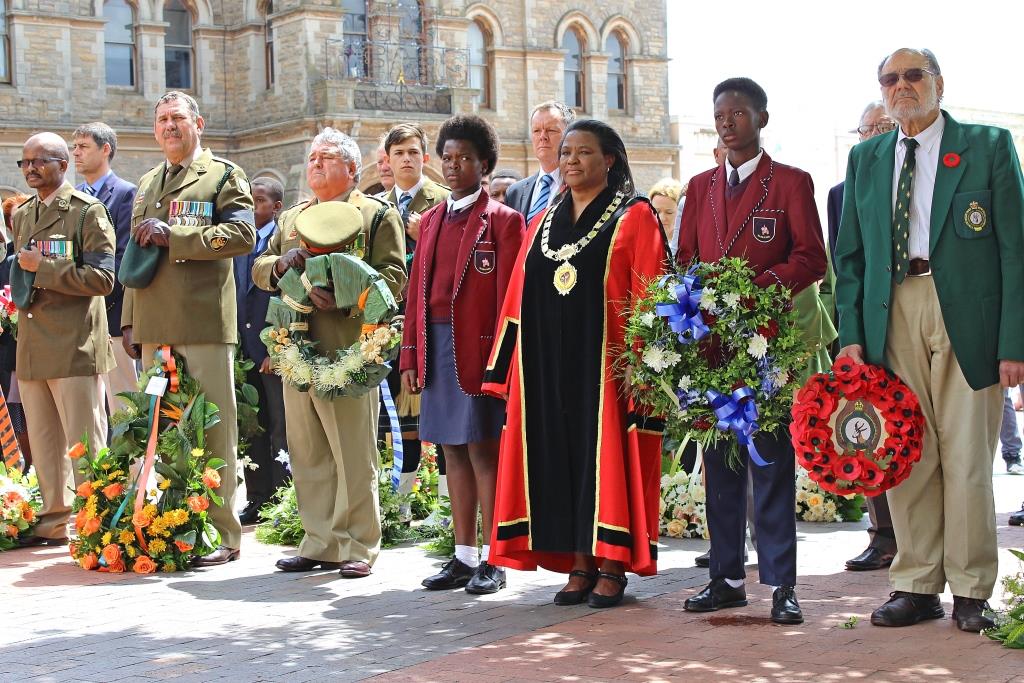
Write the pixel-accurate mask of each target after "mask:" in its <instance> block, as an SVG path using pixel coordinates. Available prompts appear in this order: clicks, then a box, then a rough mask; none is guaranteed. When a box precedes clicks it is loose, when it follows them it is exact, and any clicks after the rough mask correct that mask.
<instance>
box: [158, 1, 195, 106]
mask: <svg viewBox="0 0 1024 683" xmlns="http://www.w3.org/2000/svg"><path fill="white" fill-rule="evenodd" d="M164 21H165V22H166V23H167V33H166V35H165V37H164V63H165V73H166V74H167V87H168V88H171V89H175V90H191V88H192V15H191V14H189V11H188V10H187V9H185V6H184V5H182V4H181V0H167V4H166V5H164Z"/></svg>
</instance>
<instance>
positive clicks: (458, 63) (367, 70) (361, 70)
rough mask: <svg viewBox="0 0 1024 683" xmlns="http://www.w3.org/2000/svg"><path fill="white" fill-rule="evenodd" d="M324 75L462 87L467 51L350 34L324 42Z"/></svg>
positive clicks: (390, 83) (394, 83) (395, 83)
mask: <svg viewBox="0 0 1024 683" xmlns="http://www.w3.org/2000/svg"><path fill="white" fill-rule="evenodd" d="M327 78H328V79H329V80H352V81H357V82H359V83H368V84H371V85H375V86H382V87H401V86H404V87H406V88H410V87H415V88H434V89H444V88H464V87H466V86H467V84H468V83H469V50H466V49H463V48H453V47H437V46H430V45H419V44H417V43H416V42H415V41H413V40H409V41H402V42H393V41H384V40H366V39H364V38H363V37H362V36H351V37H348V38H345V39H343V40H328V41H327Z"/></svg>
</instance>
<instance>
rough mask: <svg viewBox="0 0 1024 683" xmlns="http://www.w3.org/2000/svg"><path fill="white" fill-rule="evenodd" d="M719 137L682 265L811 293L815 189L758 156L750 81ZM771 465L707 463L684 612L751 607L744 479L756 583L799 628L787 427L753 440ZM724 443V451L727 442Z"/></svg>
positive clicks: (718, 458)
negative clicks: (746, 274)
mask: <svg viewBox="0 0 1024 683" xmlns="http://www.w3.org/2000/svg"><path fill="white" fill-rule="evenodd" d="M713 101H714V116H715V127H716V128H717V130H718V135H719V137H721V139H722V142H724V143H725V146H726V147H728V148H729V151H728V154H727V157H726V161H725V164H724V165H722V166H719V167H717V168H714V169H711V170H708V171H705V172H704V173H701V174H700V175H697V176H695V177H694V178H693V179H691V180H690V182H689V185H688V189H687V196H688V199H687V201H686V203H685V204H684V205H683V217H682V221H681V224H680V227H679V251H678V254H677V259H678V262H679V263H680V264H688V263H690V262H691V261H693V260H697V261H702V262H713V261H718V260H719V259H721V258H723V257H726V256H737V257H742V258H745V259H746V261H747V264H748V265H749V266H750V268H752V269H753V270H754V272H755V273H756V276H755V277H754V279H753V284H755V285H757V286H759V287H767V286H769V285H772V284H781V285H783V286H785V287H788V288H789V289H791V290H792V291H793V293H794V295H795V294H797V293H799V292H801V291H803V290H805V289H807V288H808V287H809V286H811V285H813V284H814V283H816V282H817V281H818V280H819V279H820V278H821V277H822V276H823V275H824V274H825V268H826V256H825V244H824V238H823V235H822V231H821V223H820V221H819V220H818V211H817V208H816V207H815V205H814V186H813V183H812V182H811V177H810V175H808V174H807V173H805V172H804V171H801V170H800V169H798V168H793V167H792V166H785V165H783V164H780V163H778V162H776V161H774V160H772V159H771V157H769V156H768V154H767V153H766V152H765V151H764V150H763V149H761V129H762V128H764V127H765V125H767V123H768V111H767V106H768V96H767V95H766V94H765V92H764V90H763V89H762V88H761V86H759V85H758V84H757V83H755V82H754V81H752V80H750V79H749V78H730V79H729V80H726V81H723V82H722V83H720V84H718V86H717V87H716V88H715V91H714V99H713ZM754 442H755V443H756V446H757V449H758V451H759V452H760V453H761V454H762V455H763V456H764V457H765V459H766V460H768V461H769V463H770V464H768V465H767V466H763V467H756V466H750V465H749V463H748V458H747V457H746V454H745V453H744V452H741V456H740V462H739V464H738V466H736V468H735V469H732V468H730V466H729V465H728V464H726V458H725V453H724V452H723V450H724V449H723V448H719V447H715V446H712V447H710V448H709V449H708V451H707V453H706V454H705V457H704V466H705V475H706V478H707V493H708V495H707V517H708V530H709V531H710V534H711V566H710V577H711V582H710V583H709V584H708V585H707V587H705V588H704V590H702V591H700V592H699V593H697V594H696V595H694V596H693V597H690V598H689V599H687V600H686V602H685V603H684V608H685V609H686V610H687V611H690V612H712V611H715V610H718V609H723V608H727V607H741V606H743V605H746V604H747V594H746V589H745V587H744V579H745V575H746V572H745V569H744V563H743V548H744V524H745V522H746V507H747V497H746V488H747V476H748V470H749V471H750V474H751V475H752V478H753V488H754V526H755V528H756V530H757V554H758V558H757V559H758V572H759V574H760V580H761V583H763V584H766V585H770V586H777V588H776V589H775V592H774V594H773V596H772V609H771V618H772V621H775V622H776V623H780V624H799V623H801V622H802V621H803V612H802V611H801V609H800V604H799V603H798V602H797V599H796V591H795V588H794V587H795V585H796V520H795V517H794V515H793V509H794V506H795V505H796V502H795V498H796V491H795V486H794V483H793V482H794V478H795V472H794V468H795V464H796V463H795V458H794V455H793V445H792V443H791V442H790V438H789V431H788V429H787V428H786V426H785V425H784V426H782V427H780V429H779V430H778V431H776V432H772V433H763V432H758V433H757V434H755V436H754ZM723 443H724V442H723Z"/></svg>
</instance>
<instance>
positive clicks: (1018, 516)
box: [1010, 505, 1024, 526]
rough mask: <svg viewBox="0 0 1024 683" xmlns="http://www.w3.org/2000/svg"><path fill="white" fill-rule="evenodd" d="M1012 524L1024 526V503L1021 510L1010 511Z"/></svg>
mask: <svg viewBox="0 0 1024 683" xmlns="http://www.w3.org/2000/svg"><path fill="white" fill-rule="evenodd" d="M1010 526H1024V505H1021V507H1020V510H1017V511H1016V512H1011V513H1010Z"/></svg>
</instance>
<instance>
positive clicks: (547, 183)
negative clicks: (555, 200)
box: [526, 173, 553, 223]
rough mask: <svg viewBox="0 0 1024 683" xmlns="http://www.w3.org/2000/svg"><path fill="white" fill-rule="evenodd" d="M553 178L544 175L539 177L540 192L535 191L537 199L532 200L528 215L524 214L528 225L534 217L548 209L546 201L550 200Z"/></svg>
mask: <svg viewBox="0 0 1024 683" xmlns="http://www.w3.org/2000/svg"><path fill="white" fill-rule="evenodd" d="M552 180H553V178H552V177H551V176H550V175H548V174H547V173H545V174H544V175H542V176H541V177H540V190H538V191H537V198H536V199H535V200H533V206H531V207H530V213H528V214H526V222H527V223H530V222H531V221H532V220H533V218H534V216H536V215H537V214H538V213H540V212H541V211H543V210H544V209H546V208H548V199H550V198H551V181H552Z"/></svg>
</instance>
